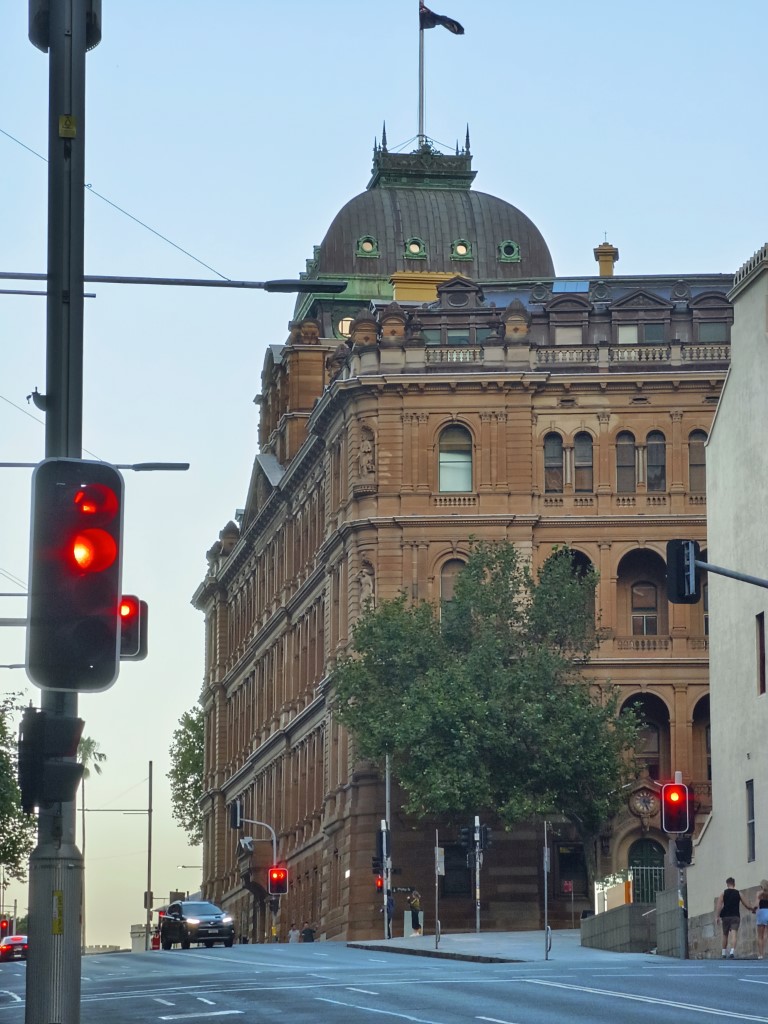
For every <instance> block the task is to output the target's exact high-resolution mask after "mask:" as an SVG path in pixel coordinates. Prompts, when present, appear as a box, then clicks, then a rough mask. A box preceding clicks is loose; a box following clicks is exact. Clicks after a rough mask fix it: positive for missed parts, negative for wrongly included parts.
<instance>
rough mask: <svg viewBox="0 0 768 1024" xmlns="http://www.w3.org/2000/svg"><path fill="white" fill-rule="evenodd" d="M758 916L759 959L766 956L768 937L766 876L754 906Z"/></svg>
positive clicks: (767, 884)
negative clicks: (767, 939) (767, 940)
mask: <svg viewBox="0 0 768 1024" xmlns="http://www.w3.org/2000/svg"><path fill="white" fill-rule="evenodd" d="M752 909H753V910H754V911H755V913H756V915H757V917H756V923H757V959H758V960H762V959H763V957H764V956H765V940H766V938H768V879H766V878H764V879H763V880H762V882H761V883H760V888H759V889H758V890H757V897H756V902H755V905H754V907H753V908H752Z"/></svg>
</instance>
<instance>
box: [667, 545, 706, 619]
mask: <svg viewBox="0 0 768 1024" xmlns="http://www.w3.org/2000/svg"><path fill="white" fill-rule="evenodd" d="M699 554H700V549H699V543H698V541H695V540H670V541H667V600H668V601H669V602H670V603H671V604H697V603H698V602H699V601H700V600H701V574H700V573H699V571H698V569H697V568H696V559H697V558H698V557H699Z"/></svg>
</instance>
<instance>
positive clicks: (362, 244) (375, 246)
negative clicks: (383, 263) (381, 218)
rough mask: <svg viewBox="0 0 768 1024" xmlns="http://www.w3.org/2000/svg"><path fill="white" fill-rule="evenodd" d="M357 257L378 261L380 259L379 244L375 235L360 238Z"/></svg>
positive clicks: (356, 251) (356, 252)
mask: <svg viewBox="0 0 768 1024" xmlns="http://www.w3.org/2000/svg"><path fill="white" fill-rule="evenodd" d="M355 256H363V257H369V258H370V257H373V258H374V259H378V257H379V243H378V240H377V239H376V238H374V237H373V235H363V236H362V238H358V240H357V246H356V248H355Z"/></svg>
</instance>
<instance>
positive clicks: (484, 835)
mask: <svg viewBox="0 0 768 1024" xmlns="http://www.w3.org/2000/svg"><path fill="white" fill-rule="evenodd" d="M492 844H493V832H492V831H491V830H490V828H489V827H488V826H487V825H481V826H480V849H481V850H487V849H489V847H490V846H491V845H492Z"/></svg>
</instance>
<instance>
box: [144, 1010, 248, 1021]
mask: <svg viewBox="0 0 768 1024" xmlns="http://www.w3.org/2000/svg"><path fill="white" fill-rule="evenodd" d="M235 1013H239V1014H241V1015H242V1014H243V1013H245V1010H216V1011H215V1012H214V1013H172V1014H170V1015H169V1016H168V1017H160V1020H200V1018H201V1017H230V1016H232V1015H233V1014H235Z"/></svg>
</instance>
